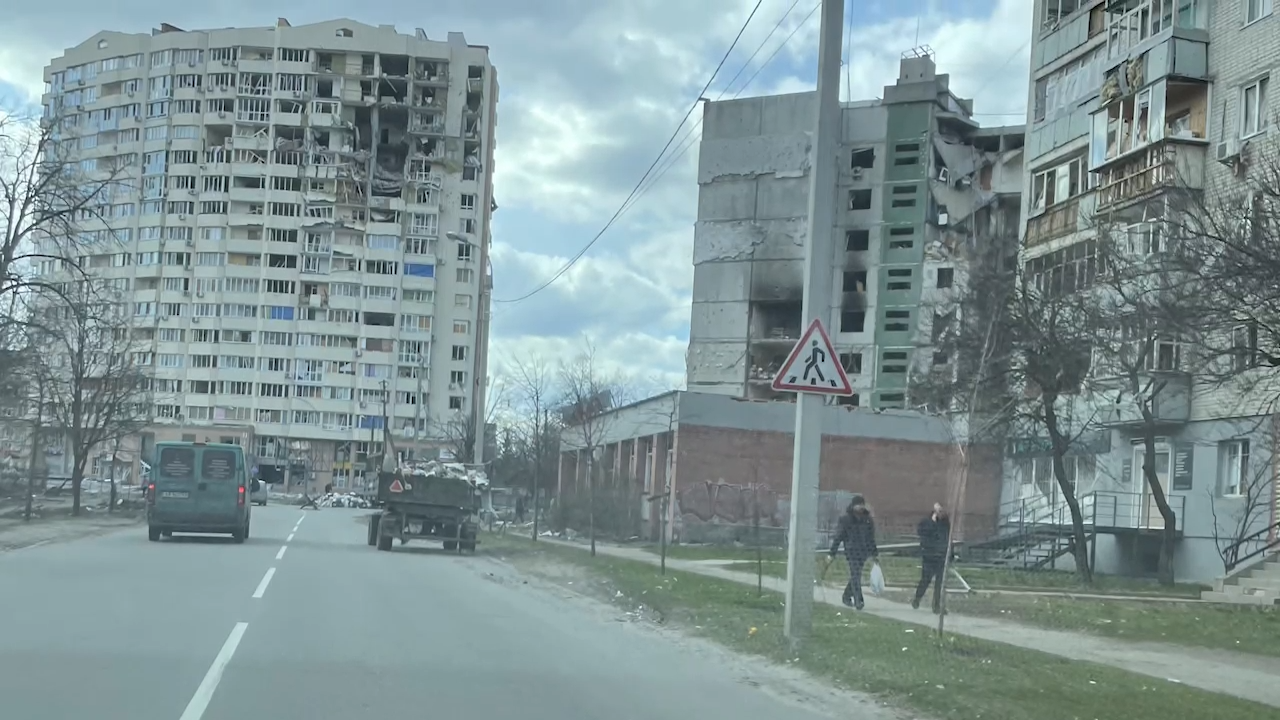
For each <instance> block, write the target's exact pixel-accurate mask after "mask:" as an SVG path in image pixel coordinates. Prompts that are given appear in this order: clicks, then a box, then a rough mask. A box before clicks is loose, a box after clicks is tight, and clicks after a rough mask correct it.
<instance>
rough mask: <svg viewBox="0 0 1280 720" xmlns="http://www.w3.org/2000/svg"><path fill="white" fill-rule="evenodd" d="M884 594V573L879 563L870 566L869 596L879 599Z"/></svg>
mask: <svg viewBox="0 0 1280 720" xmlns="http://www.w3.org/2000/svg"><path fill="white" fill-rule="evenodd" d="M883 593H884V571H882V570H881V569H880V563H872V564H871V594H872V595H875V596H876V597H880V595H882V594H883Z"/></svg>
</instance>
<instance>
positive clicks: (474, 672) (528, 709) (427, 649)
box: [0, 506, 826, 720]
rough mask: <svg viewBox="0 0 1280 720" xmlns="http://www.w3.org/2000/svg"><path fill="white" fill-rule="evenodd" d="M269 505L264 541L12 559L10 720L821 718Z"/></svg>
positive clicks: (535, 593)
mask: <svg viewBox="0 0 1280 720" xmlns="http://www.w3.org/2000/svg"><path fill="white" fill-rule="evenodd" d="M361 514H363V513H362V511H355V510H346V509H339V508H331V509H325V510H322V511H318V512H317V511H308V512H302V511H300V510H298V509H297V508H293V507H283V506H268V507H266V508H255V509H254V514H253V529H252V533H251V537H250V539H249V540H248V542H246V543H245V544H244V545H234V544H232V543H231V542H230V539H229V538H227V539H223V538H216V537H209V538H205V537H196V538H182V537H181V536H180V537H179V538H177V539H176V540H174V541H167V542H160V543H151V542H148V541H147V538H146V531H145V528H141V527H139V528H134V529H130V530H128V531H125V532H118V533H113V534H111V535H106V536H102V537H97V538H90V539H85V540H81V541H74V542H67V543H60V544H53V545H46V546H42V547H34V548H28V549H25V550H18V551H13V552H9V553H3V554H0V716H3V717H5V718H14V719H15V720H27V719H29V718H30V719H34V718H79V717H92V718H94V719H95V720H258V719H260V720H289V719H291V718H307V719H308V720H327V719H329V718H333V719H334V720H338V719H341V720H349V719H350V718H356V717H361V718H363V717H442V718H450V717H454V718H471V717H481V718H504V717H509V718H520V720H597V719H599V720H633V719H634V720H685V719H686V718H689V717H700V716H701V717H732V718H734V719H735V720H779V719H783V720H816V718H819V717H826V716H825V715H819V714H817V711H816V710H813V709H811V708H808V707H801V706H798V705H796V704H794V703H792V702H788V701H785V700H783V699H781V698H780V697H779V696H778V695H776V694H771V693H766V692H764V691H762V690H760V689H757V688H755V687H752V686H751V685H750V684H744V683H743V682H742V680H741V677H740V673H738V672H737V671H735V669H734V668H732V667H726V665H725V664H724V663H717V662H709V661H708V658H707V657H702V656H700V655H699V654H698V653H696V652H690V651H689V648H688V647H687V646H684V645H682V644H681V643H677V642H673V641H672V640H671V639H670V638H667V637H663V636H661V635H658V634H655V633H651V632H644V631H641V630H639V629H637V628H635V627H632V626H629V625H626V624H623V623H618V622H616V621H614V620H611V619H609V617H608V616H607V614H605V613H592V612H584V611H583V606H582V605H581V601H570V600H566V599H564V598H561V597H558V596H556V595H554V594H552V593H550V592H547V591H544V590H540V589H537V588H536V587H535V586H534V585H525V584H523V583H521V582H520V581H519V579H518V578H514V577H511V576H510V574H509V573H508V574H507V575H505V576H504V574H503V572H502V571H501V570H502V568H501V566H499V565H498V564H497V563H496V561H494V560H492V559H489V558H486V557H485V556H484V555H483V554H481V555H479V556H476V557H470V556H458V555H456V554H445V553H443V552H442V551H440V550H436V549H433V548H435V547H438V546H434V545H427V544H425V543H424V544H421V545H417V544H412V543H411V544H410V545H408V546H405V547H403V548H401V547H397V548H396V550H395V551H394V552H390V553H382V552H377V551H375V550H374V549H373V548H371V547H369V546H367V545H366V544H365V531H364V527H363V525H361V524H359V523H358V522H357V521H356V519H357V518H358V517H359V516H360V515H361Z"/></svg>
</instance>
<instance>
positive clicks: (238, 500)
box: [236, 485, 244, 505]
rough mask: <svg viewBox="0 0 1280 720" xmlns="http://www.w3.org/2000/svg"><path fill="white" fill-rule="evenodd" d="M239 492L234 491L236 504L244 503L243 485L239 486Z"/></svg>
mask: <svg viewBox="0 0 1280 720" xmlns="http://www.w3.org/2000/svg"><path fill="white" fill-rule="evenodd" d="M239 490H240V492H238V493H236V504H237V505H244V486H243V485H241V486H240V487H239Z"/></svg>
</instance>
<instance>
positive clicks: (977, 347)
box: [913, 261, 1095, 584]
mask: <svg viewBox="0 0 1280 720" xmlns="http://www.w3.org/2000/svg"><path fill="white" fill-rule="evenodd" d="M1082 267H1085V266H1082ZM1092 282H1093V277H1092V273H1091V272H1090V271H1085V272H1082V273H1081V274H1080V275H1075V274H1072V275H1071V276H1070V277H1069V278H1068V277H1067V276H1066V275H1065V274H1063V273H1054V272H1053V271H1050V272H1045V271H1044V269H1043V268H1042V267H1041V265H1040V264H1037V263H1035V262H1034V261H1033V262H1032V263H1029V264H1028V265H1027V266H1024V267H1021V268H1017V269H1014V268H1010V267H1007V266H999V265H996V264H987V265H986V266H985V269H983V270H980V271H975V273H974V274H973V275H972V276H971V277H970V278H968V282H967V286H966V288H965V291H964V294H963V295H961V296H960V297H958V298H956V301H955V304H956V305H957V307H956V308H955V309H956V310H957V312H956V313H954V314H953V315H952V317H953V321H952V322H951V325H950V327H949V328H948V329H947V331H946V332H944V333H940V334H939V333H935V337H934V341H935V345H934V348H935V350H936V351H937V352H938V353H940V354H942V355H944V356H946V357H947V358H948V359H949V360H950V361H951V362H950V363H949V365H950V366H952V367H951V369H949V370H948V371H947V372H937V371H934V372H930V373H927V374H924V375H922V376H918V377H917V378H916V382H915V385H914V390H913V403H914V402H919V401H921V400H923V401H924V404H925V405H927V406H929V407H931V408H934V409H949V410H950V411H951V413H952V414H956V415H960V416H963V418H964V420H965V422H964V433H963V435H964V437H965V442H966V443H970V444H971V443H1000V444H1003V443H1004V442H1006V441H1009V440H1011V439H1016V438H1025V437H1028V436H1030V437H1041V436H1042V435H1041V434H1042V433H1043V436H1047V438H1046V441H1045V445H1046V446H1045V447H1036V448H1034V450H1035V451H1036V452H1038V453H1039V452H1042V453H1044V454H1045V455H1047V457H1048V458H1049V460H1050V462H1051V467H1052V470H1053V480H1054V485H1053V486H1043V485H1042V484H1041V483H1040V482H1039V478H1038V477H1037V478H1036V481H1037V482H1036V483H1035V486H1036V487H1037V488H1038V489H1039V491H1040V492H1041V493H1042V494H1043V495H1044V496H1046V497H1049V498H1053V497H1054V496H1055V495H1056V496H1058V497H1060V498H1061V501H1062V503H1063V504H1064V505H1066V507H1067V510H1068V513H1069V514H1070V518H1071V536H1072V540H1071V544H1070V550H1071V553H1072V556H1073V558H1074V559H1075V565H1076V572H1077V573H1078V575H1079V577H1080V580H1081V582H1083V583H1085V584H1089V583H1091V582H1092V581H1093V572H1092V568H1091V566H1090V564H1089V552H1088V549H1089V545H1088V533H1087V531H1086V529H1085V516H1084V511H1083V509H1082V507H1081V504H1080V498H1079V497H1077V486H1076V477H1075V475H1074V474H1073V473H1069V472H1068V469H1067V460H1068V459H1069V458H1070V457H1071V455H1072V454H1073V452H1075V451H1076V450H1077V441H1078V440H1079V439H1080V438H1081V437H1082V436H1083V434H1084V433H1085V432H1086V431H1087V430H1088V428H1089V427H1090V423H1091V421H1092V412H1091V410H1090V408H1089V405H1088V403H1087V401H1086V400H1085V399H1084V397H1083V396H1084V393H1085V391H1086V389H1087V387H1088V384H1089V381H1090V373H1089V369H1090V347H1091V346H1092V345H1093V343H1094V341H1095V335H1094V328H1093V326H1092V321H1091V318H1092V314H1091V303H1090V299H1089V297H1088V294H1087V292H1086V290H1087V289H1088V288H1089V287H1090V285H1091V284H1092ZM966 458H967V452H966V453H965V454H964V455H963V456H962V465H963V464H964V463H965V462H967V460H966ZM963 473H964V471H963V470H962V471H961V474H962V476H963ZM1053 505H1056V503H1052V502H1051V506H1050V507H1049V508H1048V514H1047V517H1046V518H1044V521H1049V518H1052V517H1056V515H1057V511H1056V508H1055V507H1053ZM1035 512H1037V513H1038V512H1040V511H1039V510H1036V511H1035ZM1039 520H1040V518H1039V516H1038V515H1037V516H1036V517H1035V518H1032V522H1036V521H1039Z"/></svg>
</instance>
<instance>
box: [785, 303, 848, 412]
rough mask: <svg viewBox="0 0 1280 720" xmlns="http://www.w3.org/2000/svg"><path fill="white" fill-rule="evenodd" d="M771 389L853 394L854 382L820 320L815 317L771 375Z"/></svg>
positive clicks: (819, 393)
mask: <svg viewBox="0 0 1280 720" xmlns="http://www.w3.org/2000/svg"><path fill="white" fill-rule="evenodd" d="M773 389H774V390H778V391H780V392H781V391H786V392H800V393H815V394H818V395H845V396H848V395H852V394H853V385H851V384H850V383H849V376H848V375H846V374H845V372H844V367H842V366H841V365H840V355H839V354H838V353H837V352H836V349H835V346H834V345H832V344H831V336H829V335H827V330H826V328H824V327H822V321H821V320H818V319H816V318H815V319H814V321H813V322H812V323H809V328H808V329H807V330H805V331H804V334H803V335H801V336H800V342H798V343H796V346H795V347H794V348H792V349H791V354H790V355H788V356H787V360H786V362H784V363H782V367H781V368H779V369H778V374H777V375H775V376H774V378H773Z"/></svg>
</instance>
